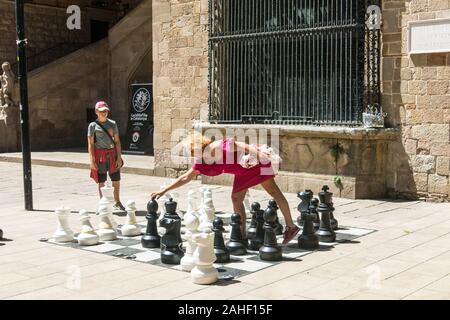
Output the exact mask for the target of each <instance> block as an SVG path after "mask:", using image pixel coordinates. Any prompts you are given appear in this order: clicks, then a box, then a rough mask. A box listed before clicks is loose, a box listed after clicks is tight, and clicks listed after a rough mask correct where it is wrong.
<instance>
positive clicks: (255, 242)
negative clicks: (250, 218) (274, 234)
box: [249, 209, 264, 251]
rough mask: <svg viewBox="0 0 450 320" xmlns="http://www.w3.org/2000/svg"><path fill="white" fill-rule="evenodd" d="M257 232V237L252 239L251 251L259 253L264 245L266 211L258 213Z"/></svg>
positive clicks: (258, 211) (259, 210)
mask: <svg viewBox="0 0 450 320" xmlns="http://www.w3.org/2000/svg"><path fill="white" fill-rule="evenodd" d="M255 220H256V231H255V236H254V237H253V238H252V239H250V245H249V249H250V250H254V251H257V250H259V248H261V246H262V245H263V244H264V210H261V209H258V210H257V211H256V219H255Z"/></svg>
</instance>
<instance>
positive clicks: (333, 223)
mask: <svg viewBox="0 0 450 320" xmlns="http://www.w3.org/2000/svg"><path fill="white" fill-rule="evenodd" d="M322 190H323V191H325V192H328V190H330V188H329V187H328V186H323V187H322ZM327 204H328V207H329V208H330V223H331V228H333V230H337V229H338V221H337V220H336V219H335V217H334V206H333V194H331V197H330V202H329V203H327Z"/></svg>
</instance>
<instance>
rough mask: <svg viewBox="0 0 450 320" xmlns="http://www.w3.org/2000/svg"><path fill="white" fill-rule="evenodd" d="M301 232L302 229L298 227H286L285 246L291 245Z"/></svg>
mask: <svg viewBox="0 0 450 320" xmlns="http://www.w3.org/2000/svg"><path fill="white" fill-rule="evenodd" d="M299 231H300V228H299V227H297V226H294V227H291V228H289V227H286V230H285V231H284V239H283V244H287V243H289V241H291V240H292V239H294V237H295V236H296V235H297V233H298V232H299Z"/></svg>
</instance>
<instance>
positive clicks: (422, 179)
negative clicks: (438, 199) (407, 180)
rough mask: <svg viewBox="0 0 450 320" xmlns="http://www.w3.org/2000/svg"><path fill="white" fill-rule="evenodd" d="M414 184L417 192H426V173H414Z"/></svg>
mask: <svg viewBox="0 0 450 320" xmlns="http://www.w3.org/2000/svg"><path fill="white" fill-rule="evenodd" d="M413 176H414V182H415V184H416V189H417V191H422V192H427V191H428V174H426V173H414V174H413Z"/></svg>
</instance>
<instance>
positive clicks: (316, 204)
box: [309, 198, 320, 231]
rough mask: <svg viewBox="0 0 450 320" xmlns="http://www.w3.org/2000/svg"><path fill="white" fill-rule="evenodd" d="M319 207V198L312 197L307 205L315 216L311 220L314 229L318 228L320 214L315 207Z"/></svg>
mask: <svg viewBox="0 0 450 320" xmlns="http://www.w3.org/2000/svg"><path fill="white" fill-rule="evenodd" d="M318 207H319V199H317V198H314V199H312V200H311V204H310V205H309V212H310V213H311V214H314V216H315V218H314V221H313V226H314V230H316V231H317V230H319V228H320V216H319V213H318V212H317V208H318Z"/></svg>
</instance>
